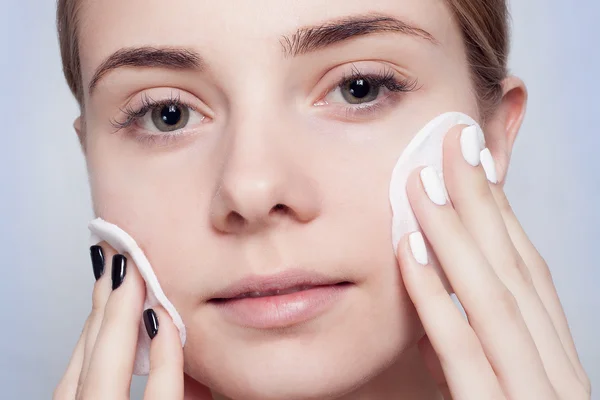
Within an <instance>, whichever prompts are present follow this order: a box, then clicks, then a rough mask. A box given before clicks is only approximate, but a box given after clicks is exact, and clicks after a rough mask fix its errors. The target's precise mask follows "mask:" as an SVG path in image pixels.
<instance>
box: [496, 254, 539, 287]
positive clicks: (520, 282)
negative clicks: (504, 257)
mask: <svg viewBox="0 0 600 400" xmlns="http://www.w3.org/2000/svg"><path fill="white" fill-rule="evenodd" d="M505 265H507V266H508V267H507V268H504V269H503V271H502V275H503V278H504V279H503V281H504V282H506V283H507V284H509V285H510V286H513V285H517V286H519V287H525V288H527V289H534V290H535V288H534V284H533V278H532V276H531V272H530V271H529V267H528V266H527V265H526V264H525V262H524V261H523V259H522V258H521V257H520V256H519V255H518V254H514V255H512V256H511V258H510V260H509V261H507V262H506V263H505Z"/></svg>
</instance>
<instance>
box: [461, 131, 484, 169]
mask: <svg viewBox="0 0 600 400" xmlns="http://www.w3.org/2000/svg"><path fill="white" fill-rule="evenodd" d="M480 145H481V143H480V137H479V129H478V128H477V126H475V125H471V126H468V127H466V128H465V129H463V131H462V133H461V134H460V149H461V150H462V155H463V157H464V159H465V161H466V162H467V163H469V165H471V166H473V167H476V166H478V165H479V162H480V156H479V154H480V153H481V147H479V146H480Z"/></svg>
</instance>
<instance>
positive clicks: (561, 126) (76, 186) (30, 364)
mask: <svg viewBox="0 0 600 400" xmlns="http://www.w3.org/2000/svg"><path fill="white" fill-rule="evenodd" d="M54 7H55V5H54V1H40V0H37V1H34V0H20V1H12V2H10V3H9V2H8V0H2V7H1V9H0V10H2V11H1V12H2V14H1V15H0V18H1V24H0V44H1V45H0V50H1V53H0V89H1V90H0V96H1V97H0V119H1V121H2V124H1V125H0V126H1V129H2V134H1V135H2V136H1V137H2V141H1V142H0V183H1V184H2V185H1V188H0V193H1V196H0V263H1V265H2V269H1V276H0V388H1V390H2V393H1V394H0V397H2V398H3V399H10V400H12V399H28V400H29V399H44V398H50V396H51V393H52V390H53V387H54V385H55V384H56V383H57V381H58V380H59V378H60V376H61V375H62V372H63V370H64V368H65V366H66V364H67V361H68V358H69V355H70V353H71V350H72V347H73V346H74V344H75V342H76V340H77V337H78V336H79V333H80V329H81V327H82V324H83V321H84V319H85V317H86V315H87V313H88V312H89V309H90V304H91V300H90V293H91V289H92V284H93V275H92V268H91V265H90V261H89V254H88V232H87V230H86V224H87V222H88V220H89V219H90V218H91V217H92V214H91V207H90V197H89V193H88V186H87V176H86V170H85V165H84V160H83V157H82V155H81V152H80V150H79V147H78V142H77V140H76V136H75V134H74V133H73V129H72V126H71V124H72V121H73V119H74V118H75V117H76V115H77V107H76V104H75V101H74V100H73V99H72V98H71V95H70V92H69V91H68V88H67V86H66V84H65V82H64V79H63V76H62V73H61V63H60V58H59V50H58V45H57V40H56V33H55V25H54V12H55V9H54ZM512 14H513V20H514V30H513V32H514V35H513V52H512V57H511V62H510V65H511V69H512V71H513V72H514V73H515V74H517V75H519V76H520V77H522V78H523V79H524V80H525V81H526V83H527V84H528V87H529V90H530V101H529V109H528V116H527V119H526V122H525V125H524V127H523V129H522V131H521V135H520V137H519V139H518V141H517V144H516V149H515V152H514V159H513V162H512V166H511V174H510V176H509V184H508V186H507V191H508V194H509V197H510V199H511V200H512V203H513V205H514V208H515V210H516V213H517V214H518V216H519V217H520V220H521V221H522V223H523V225H524V226H525V228H526V230H527V232H528V233H529V234H530V236H531V238H532V240H533V242H534V243H535V244H536V246H537V247H538V248H539V250H540V251H541V253H542V254H543V255H544V256H545V258H546V260H547V261H548V263H549V265H550V267H551V269H552V272H553V276H554V279H555V282H556V286H557V288H558V292H559V295H560V297H561V299H562V302H563V305H564V308H565V310H566V313H567V316H568V318H569V322H570V325H571V328H572V331H573V335H574V337H575V341H576V344H577V347H578V349H579V353H580V357H581V359H582V361H583V364H584V366H585V368H586V370H587V371H588V373H589V375H590V377H591V379H592V383H593V386H594V388H595V394H594V396H593V397H594V398H595V399H600V394H599V392H600V321H599V318H600V263H599V262H598V259H597V254H598V250H599V249H600V212H599V211H598V208H599V207H600V156H599V154H598V152H599V151H600V129H599V128H598V127H599V126H600V101H599V100H598V96H600V79H599V75H600V51H599V42H600V5H599V3H598V2H595V1H593V0H578V1H566V0H563V1H558V0H513V4H512ZM142 383H143V382H141V381H138V382H137V386H136V389H135V390H134V391H135V392H136V393H141V392H140V391H139V389H140V388H141V384H142Z"/></svg>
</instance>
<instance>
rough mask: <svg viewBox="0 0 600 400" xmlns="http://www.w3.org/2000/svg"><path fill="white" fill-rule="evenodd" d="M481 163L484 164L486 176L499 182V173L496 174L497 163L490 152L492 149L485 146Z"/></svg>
mask: <svg viewBox="0 0 600 400" xmlns="http://www.w3.org/2000/svg"><path fill="white" fill-rule="evenodd" d="M480 157H481V165H482V166H483V170H484V171H485V176H486V177H487V179H488V181H490V182H492V183H494V184H495V183H498V175H497V174H496V163H495V162H494V158H493V157H492V153H490V149H488V148H485V149H483V150H482V151H481V156H480Z"/></svg>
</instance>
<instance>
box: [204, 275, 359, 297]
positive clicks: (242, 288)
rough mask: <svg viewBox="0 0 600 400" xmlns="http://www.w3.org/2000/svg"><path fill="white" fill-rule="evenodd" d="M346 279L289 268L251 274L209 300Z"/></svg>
mask: <svg viewBox="0 0 600 400" xmlns="http://www.w3.org/2000/svg"><path fill="white" fill-rule="evenodd" d="M348 283H349V282H348V281H347V280H343V279H336V278H332V277H328V276H326V275H323V274H320V273H316V272H310V271H305V270H300V269H290V270H287V271H285V272H282V273H279V274H275V275H268V276H263V275H251V276H248V277H245V278H243V279H241V280H239V281H237V282H234V283H233V284H232V285H230V286H228V287H226V288H225V289H223V290H221V291H219V292H217V293H215V294H214V295H213V296H211V301H227V300H236V299H245V298H258V297H271V296H283V295H288V294H292V293H296V292H303V291H306V290H311V289H314V288H317V287H321V286H334V285H341V284H348Z"/></svg>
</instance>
